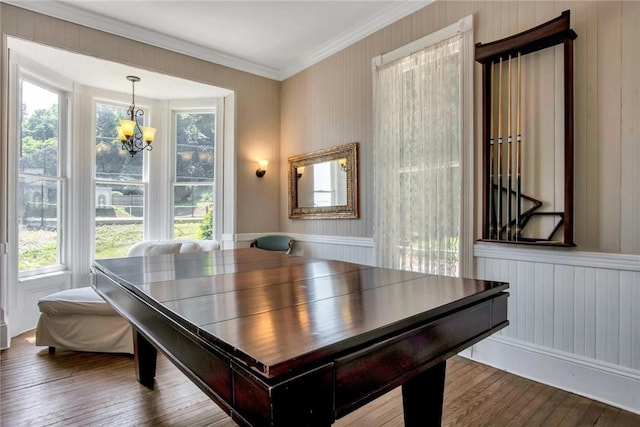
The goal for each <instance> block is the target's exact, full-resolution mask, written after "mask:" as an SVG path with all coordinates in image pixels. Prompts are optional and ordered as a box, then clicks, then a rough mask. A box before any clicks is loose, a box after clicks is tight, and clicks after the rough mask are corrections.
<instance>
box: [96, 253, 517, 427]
mask: <svg viewBox="0 0 640 427" xmlns="http://www.w3.org/2000/svg"><path fill="white" fill-rule="evenodd" d="M93 268H94V273H95V274H94V275H93V281H92V285H93V287H94V288H95V290H96V291H97V292H98V293H99V294H100V295H101V296H102V297H103V298H104V299H105V300H106V301H107V302H109V303H110V304H111V305H112V306H113V307H114V308H115V309H116V310H117V311H118V312H119V313H120V314H121V315H122V316H124V317H125V318H126V319H128V320H129V321H130V322H131V324H132V326H133V329H134V345H135V365H136V375H137V378H138V381H139V382H140V383H142V384H143V385H145V386H147V387H153V386H154V377H155V370H156V357H157V351H158V350H160V351H161V352H162V353H164V354H165V355H166V357H167V358H168V359H169V360H171V361H172V362H173V363H174V364H175V365H176V366H177V367H178V368H179V369H180V370H181V371H182V372H183V373H184V374H185V375H186V376H187V377H189V378H190V379H191V380H192V381H193V382H194V383H195V384H196V385H198V386H199V387H200V389H202V391H204V392H205V393H206V394H207V395H208V396H209V397H210V398H211V399H212V400H213V401H215V402H216V403H217V404H218V405H219V406H220V407H221V408H222V409H223V410H224V411H226V412H227V413H228V414H229V415H230V416H231V417H232V418H233V419H234V420H235V421H236V422H237V423H238V424H240V425H251V426H269V425H271V426H307V425H309V426H320V425H325V426H326V425H330V424H332V423H333V422H334V421H335V420H336V419H337V418H340V417H342V416H344V415H346V414H347V413H349V412H351V411H353V410H355V409H357V408H359V407H361V406H362V405H364V404H366V403H368V402H370V401H372V400H373V399H375V398H377V397H379V396H381V395H382V394H384V393H386V392H388V391H390V390H392V389H394V388H396V387H398V386H402V399H403V410H404V419H405V425H407V426H427V425H440V422H441V418H442V402H443V393H444V376H445V366H446V360H447V358H449V357H451V356H452V355H454V354H456V353H458V352H460V351H461V350H463V349H465V348H467V347H469V346H471V345H472V344H474V343H476V342H478V341H479V340H481V339H483V338H485V337H487V336H489V335H491V334H492V333H494V332H495V331H497V330H499V329H501V328H504V327H505V326H507V325H508V320H507V297H508V293H507V292H506V290H507V289H508V284H507V283H501V282H491V281H485V280H474V279H460V278H452V277H444V276H435V275H428V274H423V273H415V272H408V271H400V270H392V269H385V268H378V267H372V266H368V265H360V264H354V263H349V262H342V261H335V260H326V259H313V258H305V257H300V256H292V255H285V254H282V253H278V252H270V251H264V250H260V249H233V250H222V251H214V252H200V253H188V254H174V255H159V256H150V257H130V258H116V259H105V260H96V261H95V262H94V264H93Z"/></svg>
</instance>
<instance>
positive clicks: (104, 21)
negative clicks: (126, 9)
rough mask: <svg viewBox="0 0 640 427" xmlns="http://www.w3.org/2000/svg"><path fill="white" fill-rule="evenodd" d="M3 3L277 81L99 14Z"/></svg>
mask: <svg viewBox="0 0 640 427" xmlns="http://www.w3.org/2000/svg"><path fill="white" fill-rule="evenodd" d="M3 2H4V3H8V4H11V5H13V6H16V7H20V8H23V9H27V10H31V11H32V12H37V13H41V14H44V15H48V16H52V17H54V18H58V19H62V20H64V21H68V22H73V23H75V24H79V25H83V26H85V27H89V28H93V29H95V30H100V31H104V32H106V33H110V34H114V35H117V36H122V37H125V38H128V39H132V40H136V41H139V42H142V43H146V44H149V45H151V46H156V47H160V48H163V49H167V50H170V51H173V52H177V53H181V54H184V55H188V56H192V57H194V58H198V59H202V60H205V61H209V62H213V63H216V64H219V65H224V66H227V67H231V68H234V69H236V70H240V71H246V72H248V73H252V74H256V75H259V76H263V77H267V78H271V79H275V80H278V79H279V78H280V72H279V70H277V69H275V68H272V67H269V66H266V65H262V64H258V63H256V62H252V61H248V60H246V59H243V58H240V57H238V56H234V55H230V54H227V53H223V52H220V51H218V50H215V49H211V48H208V47H204V46H200V45H197V44H195V43H191V42H187V41H185V40H180V39H178V38H175V37H172V36H167V35H166V34H162V33H159V32H157V31H153V30H149V29H145V28H142V27H138V26H132V25H129V24H127V23H124V22H120V21H118V20H116V19H112V18H109V17H106V16H102V15H100V14H97V13H94V12H90V11H87V10H82V9H79V8H76V7H74V6H73V5H69V4H65V3H62V2H59V1H51V2H48V1H15V0H9V1H6V0H3Z"/></svg>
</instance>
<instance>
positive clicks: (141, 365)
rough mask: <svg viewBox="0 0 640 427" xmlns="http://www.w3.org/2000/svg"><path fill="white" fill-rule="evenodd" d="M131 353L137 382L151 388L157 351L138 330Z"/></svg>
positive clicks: (154, 374)
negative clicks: (132, 353)
mask: <svg viewBox="0 0 640 427" xmlns="http://www.w3.org/2000/svg"><path fill="white" fill-rule="evenodd" d="M133 352H134V360H135V364H136V378H138V382H139V383H140V384H142V385H144V386H145V387H149V388H153V383H154V381H155V380H154V378H155V376H156V359H157V356H158V350H156V348H155V347H154V346H153V345H152V344H151V343H150V342H149V341H148V340H147V339H146V338H145V337H144V336H143V335H142V334H141V333H140V332H138V330H135V339H134V340H133Z"/></svg>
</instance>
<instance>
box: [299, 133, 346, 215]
mask: <svg viewBox="0 0 640 427" xmlns="http://www.w3.org/2000/svg"><path fill="white" fill-rule="evenodd" d="M358 217H359V212H358V143H357V142H353V143H350V144H345V145H340V146H338V147H332V148H327V149H324V150H319V151H314V152H313V153H306V154H299V155H296V156H292V157H289V218H292V219H320V218H324V219H326V218H358Z"/></svg>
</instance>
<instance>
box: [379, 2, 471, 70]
mask: <svg viewBox="0 0 640 427" xmlns="http://www.w3.org/2000/svg"><path fill="white" fill-rule="evenodd" d="M471 30H473V15H469V16H465V17H464V18H461V19H459V20H458V21H456V22H454V23H453V24H451V25H448V26H446V27H444V28H442V29H440V30H438V31H434V32H433V33H431V34H427V35H426V36H424V37H422V38H420V39H418V40H415V41H413V42H411V43H408V44H406V45H404V46H401V47H399V48H397V49H394V50H392V51H391V52H387V53H383V54H382V55H379V56H376V57H374V58H373V59H372V64H373V68H374V70H375V69H376V68H377V67H380V66H382V65H385V64H388V63H390V62H393V61H396V60H398V59H400V58H404V57H405V56H408V55H411V54H412V53H414V52H417V51H419V50H422V49H425V48H426V47H428V46H432V45H434V44H436V43H439V42H441V41H443V40H446V39H449V38H451V37H453V36H455V35H457V34H462V33H465V32H467V31H471ZM471 39H473V34H471ZM472 52H473V50H472ZM472 69H473V67H472Z"/></svg>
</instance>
